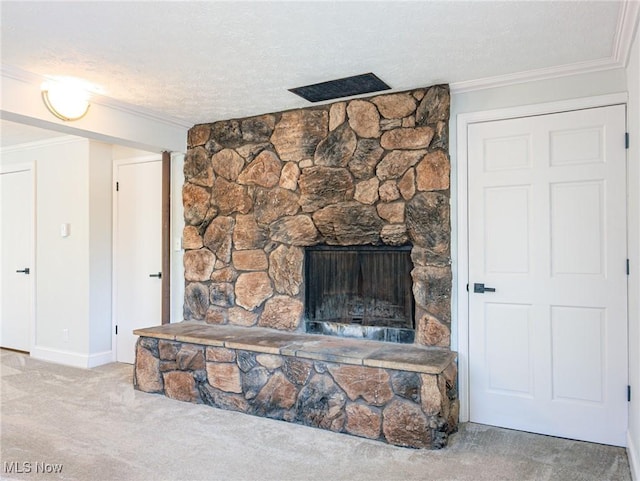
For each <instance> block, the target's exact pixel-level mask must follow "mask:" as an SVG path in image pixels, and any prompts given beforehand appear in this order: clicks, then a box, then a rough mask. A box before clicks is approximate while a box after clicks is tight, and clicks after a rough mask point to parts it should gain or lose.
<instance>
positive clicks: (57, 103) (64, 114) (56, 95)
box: [41, 79, 90, 121]
mask: <svg viewBox="0 0 640 481" xmlns="http://www.w3.org/2000/svg"><path fill="white" fill-rule="evenodd" d="M73 80H75V79H62V80H50V81H47V82H45V83H43V84H42V87H41V90H42V100H43V101H44V104H45V105H46V106H47V108H48V109H49V111H50V112H51V113H52V114H53V115H55V116H56V117H58V118H59V119H61V120H64V121H72V120H79V119H81V118H82V117H84V116H85V115H86V114H87V112H88V111H89V106H90V104H89V92H88V90H87V89H86V88H85V87H84V85H82V83H81V82H80V81H78V80H75V81H73Z"/></svg>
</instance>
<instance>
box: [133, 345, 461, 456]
mask: <svg viewBox="0 0 640 481" xmlns="http://www.w3.org/2000/svg"><path fill="white" fill-rule="evenodd" d="M456 376H457V372H456V367H455V364H454V363H453V362H451V363H450V364H449V365H448V366H447V367H446V368H445V369H444V370H443V371H442V372H441V373H438V374H424V373H417V372H410V371H401V370H395V369H386V368H375V367H366V366H359V365H348V364H340V363H336V362H326V361H314V360H310V359H301V358H298V357H292V356H285V355H276V354H264V353H256V352H252V351H246V350H239V349H238V350H236V349H228V348H224V347H212V346H204V345H198V344H191V343H186V342H177V341H169V340H163V339H160V340H159V339H154V338H147V337H141V338H140V339H139V340H138V344H137V347H136V365H135V375H134V385H135V387H136V388H137V389H139V390H141V391H145V392H152V393H162V394H164V395H166V396H168V397H170V398H172V399H177V400H180V401H187V402H192V403H200V404H207V405H210V406H214V407H217V408H221V409H227V410H232V411H239V412H242V413H247V414H253V415H257V416H263V417H269V418H273V419H279V420H283V421H289V422H294V423H298V424H303V425H306V426H312V427H317V428H321V429H327V430H331V431H335V432H340V433H347V434H351V435H354V436H360V437H364V438H369V439H375V440H379V441H383V442H386V443H389V444H394V445H398V446H405V447H412V448H429V449H439V448H441V447H443V446H445V445H446V443H447V439H448V435H449V434H450V433H452V432H454V431H456V429H457V423H458V401H457V393H456Z"/></svg>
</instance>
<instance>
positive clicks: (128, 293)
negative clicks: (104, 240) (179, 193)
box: [114, 156, 165, 364]
mask: <svg viewBox="0 0 640 481" xmlns="http://www.w3.org/2000/svg"><path fill="white" fill-rule="evenodd" d="M114 174H115V181H116V192H115V194H114V199H115V200H114V204H115V209H114V271H115V272H114V316H115V326H116V359H117V361H118V362H125V363H130V364H132V363H133V362H134V360H135V343H136V340H137V336H134V335H133V330H134V329H139V328H142V327H151V326H155V325H158V324H159V323H160V321H161V319H162V276H163V274H165V273H164V272H163V268H162V235H163V234H162V233H163V228H162V158H161V157H160V156H152V157H145V158H138V159H131V160H122V161H117V162H116V164H115V172H114Z"/></svg>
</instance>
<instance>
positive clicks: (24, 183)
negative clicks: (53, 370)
mask: <svg viewBox="0 0 640 481" xmlns="http://www.w3.org/2000/svg"><path fill="white" fill-rule="evenodd" d="M0 209H1V212H0V216H1V221H0V226H2V232H1V235H0V246H1V247H0V250H1V252H2V258H1V259H2V261H1V266H2V267H1V274H0V275H1V277H0V284H1V288H0V292H1V294H0V306H1V307H0V309H1V317H0V326H1V329H0V347H3V348H7V349H15V350H18V351H25V352H29V351H30V350H31V338H32V324H33V299H34V298H33V292H34V283H33V276H34V269H35V266H34V262H33V257H34V256H33V233H34V227H33V226H34V223H35V220H34V195H33V168H32V166H13V167H12V170H5V171H3V172H0Z"/></svg>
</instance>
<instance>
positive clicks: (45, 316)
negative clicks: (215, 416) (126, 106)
mask: <svg viewBox="0 0 640 481" xmlns="http://www.w3.org/2000/svg"><path fill="white" fill-rule="evenodd" d="M27 161H33V162H34V164H35V176H36V204H35V205H36V263H35V268H34V275H35V278H36V292H35V315H36V318H35V345H34V346H32V347H31V355H32V356H33V357H36V358H39V359H45V360H50V361H54V362H60V363H64V364H69V365H74V366H79V367H91V366H94V365H98V364H101V363H104V362H108V361H110V360H111V332H110V331H111V249H112V242H111V178H112V177H111V147H110V146H109V145H106V144H99V143H96V142H92V141H89V140H87V139H83V138H79V137H66V138H64V139H62V140H54V141H52V142H43V143H41V144H39V145H35V144H34V145H30V146H28V147H25V148H22V149H5V150H3V152H2V162H3V163H5V162H6V163H12V162H27ZM62 224H69V225H70V235H69V236H68V237H62V236H61V233H60V228H61V225H62Z"/></svg>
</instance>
